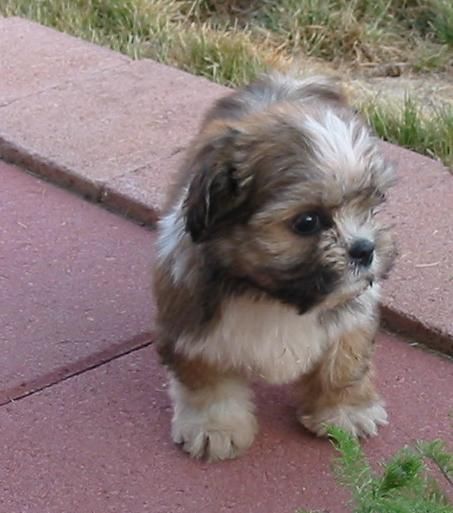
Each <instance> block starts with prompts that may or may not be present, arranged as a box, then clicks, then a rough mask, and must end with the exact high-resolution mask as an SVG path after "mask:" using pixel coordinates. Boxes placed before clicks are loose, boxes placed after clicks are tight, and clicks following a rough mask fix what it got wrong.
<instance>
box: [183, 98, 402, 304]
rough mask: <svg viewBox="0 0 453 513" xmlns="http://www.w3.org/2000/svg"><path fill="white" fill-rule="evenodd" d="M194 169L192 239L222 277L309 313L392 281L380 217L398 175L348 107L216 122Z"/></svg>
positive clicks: (390, 248)
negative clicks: (384, 280) (379, 282)
mask: <svg viewBox="0 0 453 513" xmlns="http://www.w3.org/2000/svg"><path fill="white" fill-rule="evenodd" d="M191 166H192V167H194V170H195V172H194V177H193V179H192V181H191V184H190V186H189V189H188V193H187V197H186V201H185V205H184V212H185V217H186V228H187V230H188V231H189V232H190V234H191V236H192V240H193V241H194V242H195V243H197V244H203V247H204V250H205V254H206V259H207V260H206V261H207V264H208V265H210V266H212V267H213V268H215V270H216V271H220V272H222V273H224V274H225V275H227V276H231V277H234V278H236V279H239V280H243V281H245V282H247V283H248V284H250V285H252V286H253V287H256V288H258V289H260V290H263V291H265V292H267V293H268V294H270V295H271V296H273V297H275V298H278V299H279V300H281V301H284V302H286V303H289V304H292V305H294V306H296V307H297V308H298V309H299V310H300V311H301V312H304V311H307V310H309V309H310V308H311V307H313V306H315V305H318V304H320V303H324V302H325V303H326V304H329V305H332V304H336V303H341V302H345V301H347V300H349V299H351V298H354V297H356V296H357V295H359V294H360V293H362V292H363V291H364V290H365V289H366V288H367V287H369V286H372V284H373V282H374V281H376V280H378V279H380V278H382V277H384V275H385V274H386V273H387V271H388V270H389V268H390V266H391V263H392V261H393V258H394V245H393V242H392V240H391V237H390V235H389V233H388V232H387V230H386V229H384V228H383V227H381V226H380V225H379V223H378V221H377V217H376V211H377V209H378V207H379V205H380V204H381V203H382V202H383V200H384V198H385V193H386V190H387V189H388V187H389V186H390V185H391V183H392V180H393V173H392V170H391V168H390V167H389V166H388V165H387V163H386V162H385V161H384V160H383V158H382V156H381V155H380V152H379V150H378V147H377V141H376V139H375V138H374V137H373V136H372V135H371V134H370V131H369V129H368V127H367V126H366V125H365V124H364V123H363V121H362V120H361V119H360V118H359V117H358V116H357V115H355V114H354V113H353V112H352V111H351V109H349V108H347V107H346V106H343V105H327V106H325V105H322V104H316V103H314V104H310V105H308V106H301V105H297V104H296V105H295V104H294V103H290V102H287V103H285V102H282V103H279V104H278V105H276V106H273V107H271V108H269V109H267V110H266V111H265V112H259V113H256V114H252V115H249V116H247V117H246V118H245V119H243V120H240V121H234V122H231V121H224V120H218V121H213V122H212V123H210V125H208V126H207V127H206V129H205V131H204V133H203V135H202V137H201V139H200V141H199V142H198V146H197V147H196V148H195V149H194V152H193V157H192V163H191Z"/></svg>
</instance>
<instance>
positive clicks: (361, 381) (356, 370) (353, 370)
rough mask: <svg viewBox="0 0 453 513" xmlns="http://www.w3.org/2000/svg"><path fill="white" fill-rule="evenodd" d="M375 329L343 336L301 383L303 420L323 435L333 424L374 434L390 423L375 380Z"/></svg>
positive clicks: (366, 434) (306, 424)
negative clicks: (373, 355) (374, 382)
mask: <svg viewBox="0 0 453 513" xmlns="http://www.w3.org/2000/svg"><path fill="white" fill-rule="evenodd" d="M373 337H374V332H373V333H370V332H369V331H367V330H360V329H358V330H356V331H353V332H351V333H348V334H347V335H344V336H342V337H341V338H340V339H339V340H338V341H337V342H336V343H335V344H333V346H332V347H331V348H330V349H329V350H328V353H327V354H326V355H325V357H323V359H322V361H321V363H320V364H318V366H317V367H316V368H315V369H314V370H313V371H312V372H310V373H309V374H307V375H306V376H304V377H303V378H302V379H301V380H300V382H299V383H298V385H297V386H298V387H300V388H299V392H300V394H301V397H302V408H301V412H300V413H299V420H300V422H301V423H302V424H303V425H304V426H305V427H306V428H307V429H309V430H310V431H312V432H314V433H316V434H317V435H319V436H322V435H325V434H326V428H327V426H328V425H330V424H334V425H337V426H339V427H341V428H343V429H345V430H346V431H348V432H350V433H351V434H353V435H355V436H374V435H376V434H377V429H378V426H380V425H385V424H387V413H386V411H385V409H384V405H383V402H382V401H381V400H380V398H379V396H378V394H377V392H376V390H375V388H374V385H373V383H372V369H371V362H370V360H371V356H372V352H373V351H372V349H373V347H372V346H373Z"/></svg>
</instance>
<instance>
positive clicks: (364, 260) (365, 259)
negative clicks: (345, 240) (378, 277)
mask: <svg viewBox="0 0 453 513" xmlns="http://www.w3.org/2000/svg"><path fill="white" fill-rule="evenodd" d="M373 252H374V244H373V243H372V242H371V241H370V240H368V239H358V240H356V241H355V242H354V243H353V244H352V246H351V248H350V249H349V255H350V257H351V258H352V260H354V262H355V263H357V264H359V265H363V266H365V267H368V266H369V265H371V262H372V261H373Z"/></svg>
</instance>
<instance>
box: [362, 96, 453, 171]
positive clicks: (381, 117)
mask: <svg viewBox="0 0 453 513" xmlns="http://www.w3.org/2000/svg"><path fill="white" fill-rule="evenodd" d="M361 110H362V111H363V112H364V114H365V116H366V118H367V119H368V122H369V123H370V124H371V125H372V126H373V128H374V130H375V131H376V133H377V135H379V136H380V137H382V138H383V139H384V140H386V141H389V142H391V143H394V144H398V145H400V146H403V147H405V148H409V149H411V150H414V151H416V152H418V153H421V154H423V155H427V156H428V157H432V158H438V159H440V160H441V161H442V162H443V163H444V164H445V165H446V166H448V167H450V168H452V169H453V108H451V107H443V108H442V109H440V108H438V109H433V110H432V111H430V112H429V113H426V112H423V111H422V109H421V107H420V106H419V105H418V104H417V102H416V101H414V100H413V99H411V98H410V97H409V96H408V97H406V98H405V100H404V102H403V104H402V105H395V104H394V103H391V102H390V103H383V102H380V101H379V100H372V101H370V102H368V103H366V104H365V105H363V106H362V107H361Z"/></svg>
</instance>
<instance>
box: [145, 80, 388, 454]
mask: <svg viewBox="0 0 453 513" xmlns="http://www.w3.org/2000/svg"><path fill="white" fill-rule="evenodd" d="M392 182H393V171H392V168H391V167H390V166H389V165H388V164H387V163H386V161H385V160H384V158H383V157H382V155H381V153H380V150H379V147H378V141H377V139H376V138H375V137H374V136H373V135H372V134H371V132H370V129H369V128H368V126H367V125H366V124H365V123H364V121H363V120H362V119H361V118H360V117H359V116H358V115H357V114H356V113H355V112H354V111H353V109H351V107H349V106H348V104H347V101H346V99H345V97H344V95H343V93H342V91H341V89H340V87H339V86H338V85H337V84H336V82H335V81H333V80H331V79H328V78H323V77H313V78H306V79H302V80H298V79H295V78H292V77H289V76H284V75H278V74H271V75H268V76H264V77H263V78H261V79H260V80H258V81H256V82H254V83H253V84H251V85H249V86H248V87H245V88H244V89H242V90H238V91H236V92H234V93H232V94H231V95H229V96H227V97H225V98H223V99H221V100H219V101H218V102H217V103H216V104H215V105H214V106H213V108H212V109H211V110H210V111H209V112H208V113H207V115H206V117H205V119H204V122H203V124H202V127H201V131H200V133H199V135H198V137H197V138H196V139H195V140H194V141H193V143H192V146H191V147H190V148H189V150H188V155H187V158H186V160H185V162H184V164H183V165H182V169H181V172H180V175H179V177H178V180H177V183H176V185H175V187H174V189H173V190H172V191H171V193H170V194H169V201H168V205H167V206H166V208H165V210H164V212H163V215H162V217H161V220H160V222H159V225H158V242H157V263H156V266H155V273H154V289H155V296H156V298H157V307H158V318H157V326H158V342H157V346H158V351H159V354H160V356H161V359H162V362H163V364H164V365H165V366H166V367H167V368H168V370H169V375H170V396H171V400H172V403H173V409H174V412H173V420H172V438H173V440H174V442H175V443H177V444H181V445H182V447H183V449H184V450H185V451H186V452H188V453H189V454H190V455H191V456H193V457H195V458H201V457H205V458H207V459H208V460H210V461H215V460H223V459H226V458H234V457H236V456H237V455H239V454H240V453H242V452H243V451H244V450H245V449H247V448H248V447H249V446H250V445H251V443H252V441H253V439H254V436H255V434H256V432H257V422H256V419H255V415H254V405H253V398H252V392H251V390H250V388H249V386H248V382H249V381H250V380H251V379H256V378H261V379H263V380H265V381H266V382H268V383H275V384H283V383H294V385H295V387H296V392H297V397H298V400H299V401H300V409H299V411H298V418H299V420H300V422H301V423H302V424H303V425H304V426H305V427H306V428H307V429H309V430H310V431H312V432H314V433H316V434H317V435H324V434H325V433H326V426H328V425H329V424H336V425H338V426H340V427H342V428H344V429H346V430H347V431H349V432H351V433H353V434H354V435H358V436H371V435H375V434H376V432H377V428H378V426H379V425H383V424H386V423H387V414H386V412H385V409H384V406H383V403H382V401H381V399H380V398H379V396H378V394H377V392H376V390H375V388H374V386H373V384H372V369H371V364H370V358H371V354H372V349H373V339H374V336H375V333H376V329H377V326H378V298H379V281H380V280H381V279H383V278H384V277H385V276H386V274H387V272H388V271H389V269H390V267H391V264H392V262H393V260H394V255H395V250H394V244H393V242H392V238H391V236H390V235H389V232H388V230H387V229H385V228H384V227H382V226H380V225H379V223H378V220H377V219H376V216H375V214H376V209H377V207H378V206H379V205H380V204H381V203H382V202H383V201H384V198H385V192H386V190H387V189H388V188H389V186H390V185H391V184H392Z"/></svg>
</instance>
